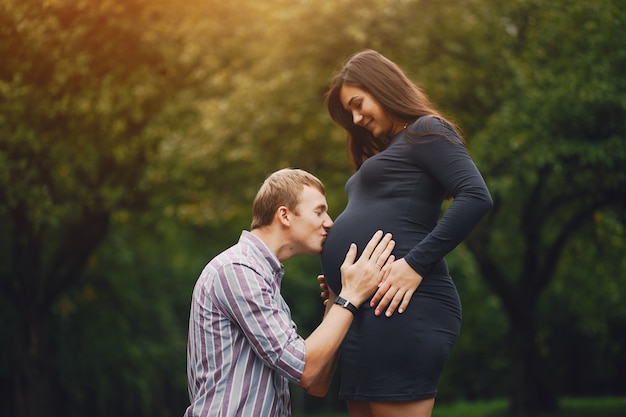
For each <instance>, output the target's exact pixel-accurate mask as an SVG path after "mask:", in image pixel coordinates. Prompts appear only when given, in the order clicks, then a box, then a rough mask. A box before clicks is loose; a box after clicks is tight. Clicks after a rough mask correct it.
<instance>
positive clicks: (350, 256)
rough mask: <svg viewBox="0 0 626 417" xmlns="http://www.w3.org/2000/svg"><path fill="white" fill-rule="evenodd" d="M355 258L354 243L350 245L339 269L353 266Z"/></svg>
mask: <svg viewBox="0 0 626 417" xmlns="http://www.w3.org/2000/svg"><path fill="white" fill-rule="evenodd" d="M355 258H356V245H355V244H354V243H350V249H348V253H346V257H345V259H344V260H343V264H341V268H344V267H348V266H350V265H352V264H354V259H355Z"/></svg>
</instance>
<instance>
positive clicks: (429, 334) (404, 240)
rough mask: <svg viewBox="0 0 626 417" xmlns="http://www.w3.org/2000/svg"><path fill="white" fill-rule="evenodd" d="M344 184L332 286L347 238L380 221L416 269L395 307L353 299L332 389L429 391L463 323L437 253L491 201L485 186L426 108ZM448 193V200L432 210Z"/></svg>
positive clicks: (398, 395)
mask: <svg viewBox="0 0 626 417" xmlns="http://www.w3.org/2000/svg"><path fill="white" fill-rule="evenodd" d="M423 132H437V133H436V134H430V135H427V136H420V133H423ZM346 192H347V195H348V205H347V207H346V208H345V210H344V211H343V213H342V214H341V215H340V216H339V217H337V219H336V220H335V223H334V225H333V227H332V229H331V231H330V233H329V235H328V238H327V240H326V243H325V244H324V249H323V252H322V265H323V272H324V275H325V277H326V280H327V283H328V285H329V286H330V287H331V289H332V290H333V291H334V292H335V293H336V294H338V293H339V292H340V291H341V277H340V272H339V267H340V265H341V263H342V262H343V260H344V258H345V254H346V252H347V251H348V248H349V245H350V243H351V242H354V243H356V244H357V246H358V248H359V252H360V251H361V250H362V249H363V248H364V247H365V245H366V244H367V242H368V241H369V239H370V238H371V237H372V235H373V234H374V232H375V231H376V230H379V229H380V230H383V231H384V232H390V233H392V234H393V238H394V240H395V241H396V247H395V249H394V255H395V257H396V259H400V258H403V257H404V259H405V260H406V261H407V263H408V264H409V265H410V266H411V267H412V268H413V269H415V270H416V271H417V272H418V273H419V274H420V275H421V276H422V277H424V279H423V281H422V283H421V285H420V286H419V287H418V289H417V291H416V292H415V294H414V295H413V298H412V299H411V302H410V304H409V307H408V309H407V310H406V311H405V312H404V313H402V314H399V313H397V312H396V313H394V314H393V316H392V317H385V316H384V315H383V316H379V317H377V316H375V315H374V309H373V308H370V307H369V303H364V304H363V305H362V306H361V307H360V309H359V311H358V313H357V316H356V318H355V320H354V322H353V323H352V326H351V327H350V330H349V332H348V334H347V336H346V338H345V340H344V342H343V344H342V349H341V389H340V393H339V398H341V399H347V400H350V399H352V400H367V401H409V400H419V399H426V398H433V397H434V396H436V394H437V385H438V383H439V379H440V377H441V374H442V372H443V369H444V366H445V363H446V361H447V359H448V355H449V353H450V350H451V349H452V346H453V345H454V343H455V341H456V339H457V337H458V335H459V331H460V326H461V303H460V300H459V295H458V293H457V290H456V287H455V285H454V282H453V281H452V278H451V277H450V274H449V272H448V268H447V266H446V263H445V260H444V259H443V258H444V256H445V255H446V254H448V253H449V252H450V251H451V250H452V249H453V248H454V247H456V246H457V245H458V244H459V243H460V242H461V241H463V239H465V238H466V237H467V235H468V234H469V233H470V232H471V231H472V229H473V228H474V227H475V226H476V224H477V223H478V222H479V221H480V219H481V218H482V217H483V216H484V215H485V213H486V212H487V211H488V210H489V209H490V208H491V205H492V200H491V196H490V194H489V191H488V190H487V186H486V185H485V182H484V180H483V178H482V176H481V175H480V173H479V171H478V169H477V168H476V166H475V165H474V163H473V161H472V160H471V158H470V156H469V154H468V152H467V150H466V148H465V146H464V145H463V143H462V142H461V140H460V139H459V137H458V135H457V134H456V133H455V131H454V130H453V129H452V128H451V127H450V126H449V125H447V124H445V123H444V122H442V121H441V120H440V119H438V118H435V117H432V116H427V117H422V118H420V119H419V120H417V121H416V122H414V123H413V124H412V125H410V126H408V127H407V128H406V129H404V130H403V131H401V132H399V133H398V134H397V135H396V136H395V137H394V138H393V139H392V140H391V142H390V144H389V147H388V148H387V149H385V150H384V151H383V152H381V153H379V154H377V155H374V156H372V157H370V158H369V159H367V160H366V161H365V162H364V163H363V165H362V166H361V168H360V169H359V170H358V171H357V172H356V173H355V174H354V175H353V176H352V177H351V178H350V179H349V180H348V182H347V183H346ZM447 195H452V196H453V198H454V200H453V202H452V204H451V205H450V207H448V209H447V210H446V212H445V213H444V214H443V216H442V217H441V219H439V217H440V214H441V207H442V203H443V201H444V199H445V198H446V196H447Z"/></svg>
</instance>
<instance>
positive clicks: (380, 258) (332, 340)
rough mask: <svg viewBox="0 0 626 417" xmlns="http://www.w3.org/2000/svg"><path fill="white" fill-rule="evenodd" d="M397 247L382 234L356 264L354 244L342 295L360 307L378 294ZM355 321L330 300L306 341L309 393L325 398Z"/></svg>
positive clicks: (303, 384) (348, 256)
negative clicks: (386, 267) (384, 273)
mask: <svg viewBox="0 0 626 417" xmlns="http://www.w3.org/2000/svg"><path fill="white" fill-rule="evenodd" d="M394 244H395V242H394V241H393V240H391V235H390V234H387V235H385V236H384V237H383V233H382V232H380V231H379V232H377V233H376V234H374V236H373V237H372V239H371V240H370V241H369V243H368V244H367V246H366V247H365V249H364V250H363V253H362V255H361V257H360V258H359V259H358V260H357V261H356V262H354V260H355V258H356V253H357V248H356V245H355V244H352V245H351V246H350V250H349V251H348V253H347V254H346V258H345V260H344V262H343V264H342V265H341V278H342V290H341V293H340V294H339V295H340V296H341V297H342V298H344V299H346V300H348V301H350V303H352V304H353V305H355V306H356V307H357V308H358V307H359V306H360V305H361V304H362V303H363V302H365V301H366V300H367V299H368V298H369V297H370V296H371V295H372V294H373V293H374V292H375V291H376V288H377V287H378V283H379V282H380V280H381V277H382V275H381V268H382V267H383V266H384V265H385V264H386V262H387V260H388V259H389V257H390V255H391V251H392V250H393V247H394ZM331 297H333V298H334V295H333V294H331ZM353 319H354V314H353V313H352V312H350V311H349V310H348V309H346V308H344V307H342V306H339V305H337V304H335V303H334V299H329V301H328V303H327V304H326V312H325V316H324V320H322V323H321V324H320V325H319V326H318V327H317V329H315V331H314V332H313V333H311V335H310V336H309V337H308V338H307V339H306V340H305V341H304V344H305V346H306V360H305V365H304V372H303V374H302V378H301V380H300V386H301V387H302V388H304V389H305V390H306V391H307V392H308V393H309V394H311V395H315V396H320V397H322V396H324V395H326V393H327V392H328V388H329V386H330V382H331V379H332V375H333V371H334V369H335V364H336V362H337V357H338V352H339V347H340V346H341V342H342V341H343V338H344V337H345V335H346V333H347V332H348V329H349V328H350V324H351V323H352V320H353Z"/></svg>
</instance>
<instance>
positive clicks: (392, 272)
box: [370, 258, 423, 317]
mask: <svg viewBox="0 0 626 417" xmlns="http://www.w3.org/2000/svg"><path fill="white" fill-rule="evenodd" d="M386 268H389V269H388V271H386V272H387V273H386V274H385V278H384V279H383V281H382V282H381V283H380V285H379V286H378V290H377V291H376V294H374V297H372V301H371V302H370V306H371V307H376V310H375V312H374V314H376V315H377V316H380V315H381V314H382V313H383V311H384V310H385V309H387V310H386V311H385V315H386V316H387V317H391V315H392V314H393V313H394V312H395V311H396V309H397V311H398V313H403V312H404V311H405V310H406V308H407V306H408V305H409V302H410V301H411V297H412V296H413V293H414V292H415V291H416V290H417V287H419V285H420V284H421V283H422V279H423V278H422V276H421V275H420V274H418V273H417V272H415V270H414V269H413V268H411V267H410V266H409V264H408V263H406V261H405V260H404V258H401V259H398V260H397V261H395V262H394V263H392V264H391V265H387V266H386Z"/></svg>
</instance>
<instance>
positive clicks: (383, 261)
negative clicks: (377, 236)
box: [372, 233, 396, 269]
mask: <svg viewBox="0 0 626 417" xmlns="http://www.w3.org/2000/svg"><path fill="white" fill-rule="evenodd" d="M387 237H388V238H389V241H388V242H387V245H386V246H384V247H383V244H384V243H385V239H386V238H387ZM385 239H383V240H382V241H381V243H380V244H379V245H378V247H377V248H376V249H377V250H380V249H382V251H381V252H380V253H378V254H376V253H374V254H373V255H372V258H375V259H376V265H378V267H379V268H381V269H382V268H383V267H384V266H385V265H387V263H388V261H389V257H390V256H392V255H391V252H392V251H393V248H394V247H395V246H396V242H395V241H394V240H392V239H391V233H388V234H387V235H385ZM376 256H377V257H376Z"/></svg>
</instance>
